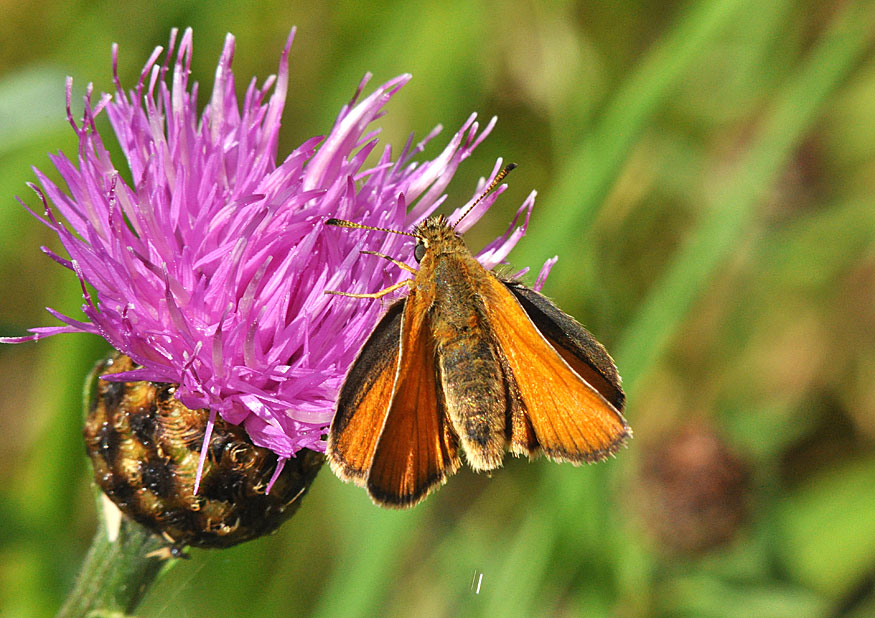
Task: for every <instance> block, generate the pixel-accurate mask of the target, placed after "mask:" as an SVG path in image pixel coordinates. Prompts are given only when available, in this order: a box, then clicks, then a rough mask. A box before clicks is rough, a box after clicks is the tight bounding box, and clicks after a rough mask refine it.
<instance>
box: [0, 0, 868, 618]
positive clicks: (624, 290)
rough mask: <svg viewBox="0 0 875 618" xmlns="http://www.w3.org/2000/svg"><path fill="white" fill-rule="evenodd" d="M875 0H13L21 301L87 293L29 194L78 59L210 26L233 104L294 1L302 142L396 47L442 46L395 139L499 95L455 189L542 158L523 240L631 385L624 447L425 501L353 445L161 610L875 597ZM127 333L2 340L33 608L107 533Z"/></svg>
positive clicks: (9, 163) (17, 602)
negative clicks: (83, 404)
mask: <svg viewBox="0 0 875 618" xmlns="http://www.w3.org/2000/svg"><path fill="white" fill-rule="evenodd" d="M873 4H875V3H873V2H840V1H817V0H810V1H807V2H788V1H786V0H774V1H773V2H765V3H764V2H753V1H750V0H722V1H707V0H696V1H694V0H690V1H687V2H643V1H624V2H618V1H609V2H595V1H591V2H562V1H557V2H540V3H539V2H535V3H533V2H509V1H507V0H495V1H494V2H485V3H471V2H461V1H459V0H448V1H446V2H441V3H437V2H423V1H418V0H414V1H410V0H408V1H404V2H401V1H392V2H382V3H379V4H369V3H359V2H349V1H344V2H336V3H330V4H328V3H326V4H324V5H321V4H313V3H304V2H298V1H292V2H288V1H286V2H264V3H260V4H259V5H258V7H257V8H256V7H250V6H248V5H246V6H245V7H244V6H243V5H241V6H232V5H231V4H230V3H228V4H222V5H221V6H219V4H218V3H215V4H210V5H209V7H207V5H206V4H202V3H197V2H180V1H179V0H174V1H173V2H170V1H166V0H162V1H159V2H154V3H150V4H149V6H148V8H147V7H146V5H145V4H144V5H143V6H140V7H138V6H133V5H128V4H127V3H107V2H90V3H85V2H79V3H72V4H68V3H57V4H56V5H54V6H53V5H52V4H50V3H31V2H19V3H4V7H3V10H4V19H3V20H2V22H0V32H2V40H3V41H4V43H3V45H2V46H0V229H2V230H3V236H4V239H3V242H2V243H0V280H2V281H3V289H4V293H3V294H2V295H0V331H2V334H5V335H12V334H16V335H17V334H22V333H23V331H24V329H25V328H27V327H29V326H37V325H53V324H55V322H54V320H53V319H52V318H51V317H50V316H49V315H48V314H46V313H45V312H44V311H43V307H44V306H47V305H48V306H52V307H54V308H57V309H59V310H61V311H63V312H65V313H68V314H70V315H74V316H76V315H79V313H78V306H79V304H80V301H81V299H80V296H79V287H78V283H77V282H76V281H75V278H74V277H72V276H70V275H69V273H68V272H66V271H64V270H63V269H61V268H59V267H57V266H56V265H54V264H53V263H52V262H51V261H50V260H49V259H47V258H46V257H45V256H43V255H42V254H41V253H40V251H39V250H38V247H39V246H40V245H41V244H46V245H48V246H50V247H54V248H56V249H57V248H58V246H59V243H58V242H57V239H56V238H55V237H53V235H52V234H51V233H50V232H49V231H48V230H47V229H45V228H44V227H43V226H41V225H39V224H38V223H37V222H36V221H34V220H33V219H32V218H31V217H30V216H29V215H28V214H27V213H26V212H25V211H24V210H23V209H22V208H21V207H20V206H18V205H17V204H16V202H15V200H14V196H15V195H21V196H22V197H23V199H25V200H26V201H27V202H28V203H29V204H31V205H32V206H33V205H35V204H36V203H37V201H36V199H35V198H34V196H33V195H32V194H31V193H30V191H29V190H28V189H27V188H26V186H25V183H26V182H27V181H31V180H34V176H33V173H32V172H31V171H30V166H31V165H36V166H38V167H39V168H40V169H42V170H44V171H48V170H49V167H50V165H49V163H48V160H47V157H46V153H47V152H49V151H56V150H58V149H62V150H64V151H65V152H67V153H73V152H75V141H74V135H73V132H72V131H71V130H70V128H69V125H67V124H66V120H65V114H64V98H63V88H64V77H65V76H66V75H72V76H73V78H74V80H75V81H74V84H75V87H76V90H77V92H81V91H82V89H83V88H84V85H85V84H86V83H87V82H89V81H93V82H94V84H95V88H96V89H97V90H103V91H105V90H111V86H112V84H111V68H110V45H111V43H112V42H118V43H119V44H120V46H121V50H120V73H121V77H122V81H123V83H124V84H126V86H129V85H132V84H133V83H134V80H135V78H136V76H137V75H138V73H139V70H140V67H141V66H142V64H143V62H144V61H145V60H146V58H147V57H148V55H149V53H150V52H151V50H152V48H153V47H154V46H156V45H162V44H164V43H165V42H166V41H167V38H168V34H169V30H170V28H171V27H172V26H179V27H186V26H192V27H193V28H194V37H195V38H194V40H195V54H194V59H193V71H194V73H195V76H196V78H197V79H198V81H200V82H201V84H202V90H201V98H202V102H201V103H203V99H204V98H205V96H206V92H208V90H209V88H210V87H211V84H212V75H213V70H214V67H215V63H216V61H217V58H218V54H219V51H220V49H221V46H222V42H223V39H224V35H225V33H226V32H227V31H230V32H233V33H234V34H235V35H236V37H237V43H238V44H237V53H236V58H235V61H234V67H235V73H236V75H237V80H238V88H240V87H242V85H245V83H247V82H248V80H249V78H250V77H251V76H253V75H255V76H258V77H259V79H260V80H261V79H263V78H264V77H266V76H267V75H268V74H271V73H273V72H275V70H276V66H277V62H278V58H279V53H280V50H281V49H282V46H283V43H284V41H285V38H286V36H287V33H288V30H289V28H290V27H291V26H292V25H297V26H298V36H297V39H296V41H295V44H294V47H293V51H292V60H291V67H292V72H291V74H292V80H291V87H290V96H289V100H288V103H287V105H286V112H285V115H284V127H283V135H282V141H281V145H280V154H281V156H283V153H285V152H288V151H289V150H291V149H292V148H294V147H295V146H296V145H297V144H298V143H300V142H301V141H303V140H304V139H306V138H308V137H310V136H312V135H316V134H324V133H325V132H327V131H328V129H329V128H330V126H331V123H332V121H333V119H334V117H335V115H336V113H337V111H338V110H339V108H340V106H341V105H343V104H344V103H346V102H347V101H348V100H349V98H350V96H351V95H352V93H353V92H354V90H355V88H356V85H357V84H358V81H359V79H360V77H361V76H362V74H363V73H365V72H366V71H371V72H373V73H374V74H375V81H374V82H372V84H374V83H380V82H382V81H385V80H387V79H389V78H391V77H393V76H395V75H397V74H399V73H402V72H410V73H412V74H413V76H414V79H413V81H412V82H411V83H410V84H409V85H408V86H406V87H405V88H404V89H403V90H402V91H401V92H400V93H399V94H398V95H397V96H396V97H395V99H394V100H393V101H392V102H391V103H390V104H389V106H388V115H387V116H386V117H385V118H384V119H383V120H382V121H381V123H380V124H381V126H382V127H383V138H384V139H385V140H387V141H388V142H390V143H392V144H394V145H396V147H400V146H401V145H403V142H404V140H405V139H406V136H407V134H408V133H410V132H411V131H415V132H416V134H417V135H418V136H420V137H421V136H424V135H425V134H426V133H427V132H428V131H429V130H430V129H431V128H432V127H433V126H434V125H436V124H438V123H442V124H443V125H444V127H445V131H444V133H443V134H442V136H441V137H439V138H437V139H436V140H435V141H434V142H432V144H431V147H430V149H429V150H427V151H426V156H429V157H431V156H434V155H436V154H437V152H439V150H440V148H442V146H443V144H444V143H446V139H448V137H449V135H451V134H452V131H454V130H455V128H456V127H458V126H459V125H460V124H461V123H462V122H463V120H464V119H465V117H466V116H467V115H468V114H469V113H470V112H471V111H478V112H479V113H480V114H481V118H482V119H484V120H485V119H488V118H489V117H490V116H492V115H498V116H499V123H498V125H497V127H496V129H495V130H494V132H493V134H492V136H491V137H490V138H489V139H488V140H487V141H486V142H485V143H484V144H483V145H481V147H480V148H479V149H478V150H477V152H476V153H475V155H474V156H473V157H472V158H471V159H470V160H469V161H467V162H466V163H465V164H464V165H463V166H462V168H461V169H460V170H459V172H458V174H457V177H456V179H455V181H454V182H453V183H452V184H451V185H450V187H449V193H450V204H459V203H460V202H461V201H462V200H464V199H466V198H467V196H468V195H469V194H470V193H471V191H472V190H473V187H474V184H475V183H476V180H477V178H478V177H480V176H482V175H486V174H488V173H489V171H490V170H491V168H492V165H493V162H494V160H495V159H496V158H497V157H499V156H501V157H504V158H505V160H512V161H516V162H517V163H519V164H520V169H519V170H517V171H516V172H514V174H513V175H512V176H511V177H510V179H509V181H510V189H509V190H508V191H507V193H505V194H504V195H503V196H502V197H501V199H500V200H499V202H498V204H497V205H496V206H495V207H494V208H493V209H492V210H491V212H490V213H489V215H488V216H487V217H486V218H485V219H484V220H483V221H482V222H481V223H480V224H478V226H477V228H476V229H475V230H472V232H471V233H470V234H469V236H468V240H469V244H470V245H471V246H472V248H474V249H478V248H479V247H481V246H483V244H485V243H486V242H487V241H488V240H489V239H491V238H492V237H494V236H495V235H497V234H499V233H500V232H502V231H503V230H504V228H505V227H506V226H507V223H508V221H509V220H510V218H511V216H512V213H513V212H514V211H515V209H516V208H517V207H518V205H519V204H520V202H521V201H522V200H523V199H524V197H525V196H526V194H527V193H528V192H529V191H530V190H531V189H533V188H534V189H537V190H538V191H539V198H538V202H537V204H536V208H535V212H534V215H533V217H532V222H531V226H530V228H529V230H530V231H529V234H528V235H527V236H526V238H525V239H524V240H523V241H522V242H521V244H520V245H519V246H518V248H517V250H515V251H514V253H513V254H511V262H512V264H513V265H514V266H523V265H531V266H533V267H535V268H537V267H538V266H539V265H540V264H541V263H542V262H543V261H544V260H545V259H546V258H548V257H551V256H553V255H554V254H558V255H559V256H560V261H559V263H558V265H557V266H556V268H555V269H554V271H553V274H552V275H551V277H550V279H549V281H548V283H547V286H546V288H545V292H546V293H547V294H548V295H550V296H552V297H553V298H555V299H556V300H557V302H558V304H559V305H560V306H561V307H563V308H564V309H565V310H566V311H568V312H570V313H572V314H574V315H575V316H576V317H577V318H578V319H579V320H580V321H582V322H583V323H584V324H585V325H586V326H587V327H588V328H589V329H590V330H592V331H593V332H594V333H595V334H596V335H597V336H598V337H599V339H601V340H602V341H603V342H604V343H605V344H606V345H607V346H608V349H609V350H611V351H612V353H613V354H614V357H615V359H616V360H617V364H618V365H619V368H620V372H621V374H622V375H623V376H624V378H625V384H626V386H627V388H628V391H629V395H630V397H629V404H628V410H627V417H628V418H629V420H630V422H631V424H632V426H633V428H634V430H635V438H634V440H632V441H631V443H630V445H629V448H628V449H626V450H624V451H623V452H621V453H620V454H619V455H618V457H617V459H616V460H611V461H609V462H607V463H603V464H600V465H596V466H591V467H586V468H573V467H571V466H559V465H555V464H551V463H548V462H545V461H538V462H536V463H531V464H530V463H527V462H524V461H517V460H512V459H511V458H509V459H508V461H507V462H506V467H505V469H504V470H502V471H500V472H498V473H496V474H495V475H494V476H493V477H492V478H488V477H486V476H485V475H481V476H477V475H475V474H472V473H471V472H470V471H468V470H467V469H465V470H462V471H460V473H459V474H458V475H457V476H456V477H455V478H453V479H452V480H451V481H450V482H449V483H448V485H447V486H446V487H444V488H443V489H441V490H440V491H439V492H438V493H437V494H435V495H434V496H432V497H430V498H429V499H428V500H427V501H426V502H425V503H424V504H423V505H421V506H419V507H417V508H415V509H414V510H413V511H410V512H401V513H399V512H389V511H383V510H380V509H378V508H377V507H374V506H372V505H371V503H370V501H369V499H368V497H367V495H366V494H365V492H364V491H362V490H360V489H357V488H354V487H352V486H349V485H344V484H342V483H341V482H340V481H338V480H337V479H336V478H335V477H334V476H333V475H332V474H331V473H330V472H329V471H328V470H327V469H326V470H323V472H322V473H321V474H320V476H319V478H318V479H317V481H316V483H315V484H314V486H313V488H312V490H311V492H310V494H309V495H308V496H307V498H306V499H305V501H304V504H303V506H302V508H301V510H300V511H299V512H298V514H297V515H296V516H295V517H294V518H293V519H292V520H291V521H290V522H289V523H288V524H286V525H285V526H284V527H283V528H282V529H281V530H280V532H279V533H278V534H276V535H275V536H273V537H270V538H267V539H260V540H258V541H254V542H251V543H248V544H245V545H243V546H240V547H237V548H234V549H231V550H224V551H199V550H193V551H192V552H191V556H192V557H191V560H188V561H185V562H183V563H181V564H179V565H178V566H177V567H176V568H175V569H174V571H173V574H172V576H171V577H168V578H166V579H164V580H162V581H161V582H160V583H159V584H158V585H157V586H156V587H155V589H153V590H152V592H151V594H150V596H149V597H148V598H147V601H146V602H145V603H144V605H143V606H142V608H141V612H140V613H141V615H143V616H216V615H263V616H274V615H277V616H279V615H290V616H293V615H314V616H371V615H416V616H460V615H461V616H537V615H545V616H584V615H585V616H623V617H625V616H775V617H779V616H787V617H792V618H798V617H800V616H855V617H856V616H859V617H863V616H872V615H875V491H873V488H875V449H873V443H875V310H873V298H875V203H873V202H875V198H873V196H875V54H873V42H875V5H873ZM103 126H104V128H105V127H106V125H103ZM105 140H106V141H111V139H109V138H108V137H107V134H105ZM116 165H117V166H121V165H122V162H121V161H117V162H116ZM104 352H105V345H104V344H103V342H102V341H101V340H98V339H97V338H94V337H88V336H84V335H76V336H63V337H58V338H52V339H49V340H46V341H43V342H40V343H39V344H24V345H19V346H3V347H0V375H2V380H3V383H4V385H5V387H4V388H3V389H2V391H0V478H2V484H0V613H2V615H3V616H4V617H5V616H48V615H52V614H53V613H54V612H55V611H56V610H57V607H58V606H59V605H60V603H61V602H62V600H63V598H64V596H65V594H66V592H67V590H68V589H69V588H70V586H71V583H72V581H73V578H74V577H75V574H76V572H77V568H78V565H79V564H80V562H81V560H82V558H83V555H84V553H85V551H86V549H87V547H88V544H89V541H90V538H91V535H92V534H93V532H94V527H95V522H96V519H95V513H94V505H93V503H92V501H91V497H90V494H89V491H88V483H89V474H90V470H89V469H88V467H87V466H86V459H85V456H84V453H83V446H82V442H81V437H80V414H81V411H80V390H81V383H82V381H83V378H84V376H85V374H86V373H87V371H88V370H89V369H90V367H91V365H92V363H93V362H94V361H95V360H96V359H97V358H98V357H100V356H101V355H102V354H103V353H104ZM481 576H482V578H481ZM478 583H479V590H478V586H477V584H478Z"/></svg>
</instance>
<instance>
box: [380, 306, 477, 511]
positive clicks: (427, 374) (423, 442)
mask: <svg viewBox="0 0 875 618" xmlns="http://www.w3.org/2000/svg"><path fill="white" fill-rule="evenodd" d="M427 320H428V311H427V304H426V303H425V302H424V300H423V299H420V298H419V296H417V294H415V293H411V295H410V296H409V297H408V298H407V306H406V308H405V310H404V320H403V322H404V324H403V328H402V329H401V357H400V364H399V369H398V376H397V378H396V380H395V388H394V392H393V394H392V399H391V404H390V405H389V411H388V414H387V417H386V421H385V423H384V426H383V431H382V433H381V434H380V438H379V442H378V443H377V446H376V450H375V452H374V457H373V462H372V464H371V470H370V473H369V475H368V479H367V487H368V492H369V493H370V494H371V498H373V499H374V501H375V502H377V503H378V504H382V505H384V506H393V507H408V506H412V505H414V504H416V503H417V502H419V501H420V500H421V499H423V498H424V497H425V496H426V495H427V494H428V492H429V491H431V490H432V489H434V488H435V487H437V486H438V485H440V484H441V483H443V482H444V481H445V480H446V478H447V476H449V475H450V474H452V473H453V472H455V471H456V470H457V469H458V467H459V463H460V460H459V456H458V446H457V441H456V438H455V436H454V435H453V433H452V431H450V430H449V427H448V419H447V416H446V412H445V410H444V408H443V395H442V393H441V392H440V390H439V389H440V386H439V384H440V382H439V380H438V378H437V375H436V365H435V348H434V340H433V338H432V334H431V331H430V329H429V327H428V324H427Z"/></svg>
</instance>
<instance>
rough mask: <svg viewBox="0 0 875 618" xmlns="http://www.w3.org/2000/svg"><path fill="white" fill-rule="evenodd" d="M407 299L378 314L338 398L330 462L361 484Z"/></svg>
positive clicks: (384, 406) (388, 388)
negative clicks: (381, 315)
mask: <svg viewBox="0 0 875 618" xmlns="http://www.w3.org/2000/svg"><path fill="white" fill-rule="evenodd" d="M405 302H406V299H404V298H402V299H401V300H399V301H397V302H395V303H393V304H392V305H391V306H390V307H389V309H388V310H387V311H386V313H385V314H384V315H383V317H382V318H380V321H379V322H378V323H377V326H376V327H375V328H374V330H373V332H372V333H371V335H370V336H369V337H368V339H367V341H365V344H364V345H363V346H362V349H361V350H360V351H359V354H358V356H357V357H356V359H355V361H353V363H352V365H351V367H350V369H349V372H348V373H347V374H346V379H345V380H344V382H343V386H342V387H341V388H340V393H339V395H338V398H337V411H336V413H335V414H334V420H332V422H331V429H330V431H329V434H328V449H327V455H328V462H329V464H330V465H331V469H332V470H333V471H334V473H335V474H337V475H338V476H339V477H340V478H341V479H343V480H345V481H352V482H353V483H355V484H356V485H360V486H364V485H365V479H366V477H367V474H368V470H369V469H370V467H371V463H372V462H373V459H374V450H375V449H376V446H377V440H378V439H379V437H380V431H381V430H382V428H383V424H384V423H385V420H386V415H387V413H388V411H389V403H390V401H391V400H392V390H393V388H394V385H395V374H396V373H397V368H398V356H399V348H400V343H401V322H402V317H403V315H404V304H405Z"/></svg>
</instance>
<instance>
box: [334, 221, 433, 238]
mask: <svg viewBox="0 0 875 618" xmlns="http://www.w3.org/2000/svg"><path fill="white" fill-rule="evenodd" d="M325 225H334V226H337V227H351V228H354V229H359V230H373V231H375V232H388V233H389V234H403V235H404V236H412V237H413V238H416V234H411V233H410V232H402V231H400V230H391V229H389V228H387V227H372V226H370V225H365V224H363V223H356V222H355V221H346V220H345V219H328V220H326V221H325Z"/></svg>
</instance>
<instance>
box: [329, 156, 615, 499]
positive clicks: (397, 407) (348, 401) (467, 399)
mask: <svg viewBox="0 0 875 618" xmlns="http://www.w3.org/2000/svg"><path fill="white" fill-rule="evenodd" d="M514 167H515V165H513V164H511V165H509V166H507V167H506V168H505V169H504V170H502V171H501V173H499V174H498V175H497V176H496V178H495V180H494V181H493V182H492V184H490V186H489V187H488V188H487V189H486V191H484V192H483V194H482V195H481V196H480V198H479V199H478V200H477V202H479V201H480V200H482V199H483V198H484V197H485V196H486V195H487V194H488V193H489V192H490V191H491V190H492V189H493V188H495V186H497V185H498V183H499V182H501V180H502V179H503V178H504V177H505V176H506V175H507V173H508V172H509V171H510V170H511V169H513V168H514ZM477 202H475V203H474V204H473V205H472V206H471V208H473V207H474V206H475V205H476V204H477ZM470 210H471V209H470V208H469V209H468V210H467V211H466V212H465V213H464V214H463V215H462V217H460V219H459V221H461V219H462V218H463V217H464V216H465V215H466V214H467V213H468V212H470ZM326 224H328V225H337V226H342V227H352V228H363V229H373V230H378V231H386V232H393V233H399V234H407V235H409V236H413V237H414V238H416V240H417V244H416V247H415V249H414V257H415V258H416V261H417V262H419V270H416V269H414V268H411V267H410V266H408V265H407V264H404V263H403V262H399V261H397V260H395V259H393V258H391V257H389V256H386V255H382V254H379V253H373V252H368V251H366V252H364V253H370V254H372V255H378V256H379V257H383V258H385V259H387V260H389V261H391V262H393V263H394V264H396V265H397V266H399V267H400V268H403V269H405V270H407V271H410V272H411V273H413V274H414V278H412V279H407V280H404V281H402V282H400V283H397V284H395V285H393V286H390V287H389V288H386V289H385V290H381V291H379V292H375V293H372V294H349V293H345V292H328V293H329V294H339V295H342V296H352V297H355V298H380V297H382V296H384V295H385V294H387V293H389V292H391V291H393V290H396V289H398V288H400V287H402V286H407V287H408V288H409V289H410V293H409V294H408V295H407V297H406V298H403V299H401V300H398V301H396V302H395V303H394V304H392V305H391V306H390V307H389V309H388V310H387V311H386V313H385V314H384V315H383V317H382V319H381V320H380V322H379V323H378V324H377V326H376V328H375V329H374V331H373V332H372V333H371V335H370V337H369V338H368V340H367V341H366V342H365V344H364V346H363V347H362V349H361V351H360V352H359V355H358V357H357V358H356V360H355V362H353V364H352V367H351V368H350V370H349V373H348V374H347V376H346V380H345V382H344V384H343V387H342V388H341V390H340V394H339V397H338V401H337V412H336V414H335V416H334V420H333V422H332V423H331V430H330V432H329V436H328V450H327V455H328V462H329V464H330V465H331V469H332V470H334V473H335V474H337V476H338V477H340V478H341V479H342V480H344V481H351V482H353V483H355V484H356V485H359V486H362V487H365V488H366V489H367V490H368V493H369V494H370V496H371V498H372V499H373V501H374V502H375V503H376V504H378V505H380V506H387V507H394V508H405V507H410V506H413V505H415V504H417V503H418V502H420V501H421V500H422V499H424V498H425V496H426V495H428V493H429V492H431V491H432V490H434V489H435V488H436V487H438V486H439V485H441V484H443V483H444V482H446V480H447V478H448V477H449V476H450V475H451V474H453V473H454V472H455V471H456V470H457V469H458V468H459V466H460V465H461V458H460V451H461V452H463V453H464V455H465V460H466V461H467V462H468V465H469V466H471V468H473V469H474V470H476V471H482V470H494V469H495V468H498V467H499V466H501V463H502V459H503V458H504V453H505V451H506V450H509V451H510V452H511V453H513V454H514V455H528V456H530V457H532V456H536V455H538V454H539V453H543V454H544V455H546V456H547V457H548V458H549V459H552V460H553V461H560V462H562V461H567V462H571V463H572V464H575V465H579V464H581V463H590V462H595V461H600V460H602V459H604V458H605V457H607V456H608V455H611V454H613V453H615V452H616V451H617V450H618V449H619V448H620V446H622V445H623V444H624V443H625V441H626V439H627V438H628V437H629V436H630V435H631V430H630V429H629V426H628V425H627V424H626V420H625V419H624V418H623V414H622V411H623V405H624V401H625V395H624V394H623V390H622V388H621V387H620V376H619V374H618V373H617V368H616V367H615V365H614V363H613V361H612V360H611V357H610V356H609V355H608V353H607V352H606V351H605V348H604V347H603V346H602V345H601V344H600V343H599V342H598V341H596V340H595V338H594V337H593V336H592V335H591V334H589V332H587V331H586V330H585V329H584V328H583V327H582V326H581V325H580V324H578V323H577V322H576V321H575V320H574V319H573V318H572V317H570V316H569V315H567V314H565V313H563V312H562V311H560V310H559V309H558V308H557V307H556V306H555V305H554V304H553V303H552V302H550V301H549V300H548V299H547V298H546V297H544V296H542V295H541V294H539V293H538V292H535V291H534V290H532V289H530V288H528V287H526V286H524V285H522V284H521V283H518V282H516V281H506V280H503V279H501V278H499V277H498V276H496V275H495V274H493V273H492V272H489V271H487V270H486V269H485V268H483V266H481V265H480V263H479V262H478V261H477V260H476V259H475V258H474V256H472V255H471V253H470V251H468V248H467V247H466V246H465V243H464V241H463V240H462V238H461V237H460V236H459V235H458V234H457V233H456V232H455V230H454V227H455V226H454V225H452V226H451V225H449V224H448V223H447V221H446V219H445V218H444V217H443V216H436V217H430V218H428V219H426V220H425V221H424V222H423V223H422V224H421V225H419V226H417V227H416V229H415V230H414V231H413V233H407V232H396V231H395V230H383V229H381V228H372V227H369V226H365V225H360V224H358V223H353V222H350V221H342V220H339V219H329V220H328V221H326ZM455 225H458V221H457V222H456V224H455Z"/></svg>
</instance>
